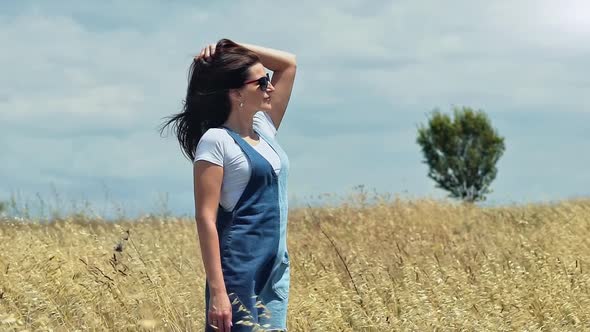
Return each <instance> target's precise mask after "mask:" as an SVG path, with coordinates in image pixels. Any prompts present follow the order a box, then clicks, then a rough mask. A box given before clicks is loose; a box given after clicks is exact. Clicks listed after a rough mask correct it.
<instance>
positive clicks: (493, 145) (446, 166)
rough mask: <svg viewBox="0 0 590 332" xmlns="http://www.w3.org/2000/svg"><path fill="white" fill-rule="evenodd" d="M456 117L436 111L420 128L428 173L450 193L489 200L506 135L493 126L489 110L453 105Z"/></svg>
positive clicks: (469, 200)
mask: <svg viewBox="0 0 590 332" xmlns="http://www.w3.org/2000/svg"><path fill="white" fill-rule="evenodd" d="M453 113H454V119H453V120H451V118H450V117H449V116H448V115H446V114H442V113H441V112H440V111H439V110H438V109H435V110H433V111H432V117H431V118H430V119H429V121H428V126H427V127H425V126H423V125H420V126H419V128H418V138H417V140H416V141H417V143H418V144H419V145H420V146H421V147H422V153H423V154H424V158H425V160H424V161H423V162H424V163H425V164H428V166H429V168H430V170H429V171H428V177H430V178H431V179H433V180H434V181H435V182H436V183H437V185H436V187H438V188H441V189H444V190H446V191H448V192H450V194H449V196H450V197H453V198H459V199H462V200H463V201H465V202H469V203H473V202H476V201H483V200H485V195H486V194H488V193H491V192H492V191H491V190H490V189H489V186H490V184H491V183H492V181H493V180H494V178H496V173H497V169H496V162H498V159H500V156H502V153H503V152H504V138H503V137H500V136H498V134H497V133H496V132H495V131H494V129H493V128H492V126H491V124H490V121H489V119H488V117H487V116H486V114H485V113H484V112H483V111H481V110H478V111H477V112H475V111H473V110H472V109H471V108H469V107H462V108H458V107H453Z"/></svg>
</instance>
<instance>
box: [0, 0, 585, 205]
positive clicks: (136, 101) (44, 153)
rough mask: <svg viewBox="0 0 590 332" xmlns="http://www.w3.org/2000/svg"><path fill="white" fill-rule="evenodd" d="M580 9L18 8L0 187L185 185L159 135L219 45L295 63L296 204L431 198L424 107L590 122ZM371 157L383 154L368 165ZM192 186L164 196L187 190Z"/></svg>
mask: <svg viewBox="0 0 590 332" xmlns="http://www.w3.org/2000/svg"><path fill="white" fill-rule="evenodd" d="M587 9H588V7H587V5H585V3H584V2H582V1H576V0H571V1H569V2H568V1H566V2H561V3H560V5H559V7H556V5H554V4H553V3H552V2H550V1H544V2H538V1H520V2H517V3H515V2H509V1H496V2H488V3H481V2H479V3H474V2H468V1H451V2H445V3H444V4H442V3H441V4H433V3H432V2H430V1H401V2H400V1H398V2H389V1H376V2H372V5H371V6H367V5H366V3H365V2H363V1H357V0H349V1H341V2H337V1H332V2H321V3H313V2H311V1H304V2H290V3H283V4H280V5H278V4H273V5H269V4H268V2H266V1H248V2H246V1H242V2H238V3H231V5H230V4H225V3H215V4H208V5H201V4H199V5H196V4H192V5H191V4H186V3H185V4H182V3H180V2H178V3H176V2H175V3H168V2H158V1H151V2H144V1H141V2H140V1H136V2H133V3H122V2H116V1H110V2H101V3H100V4H97V3H84V4H80V3H78V2H52V3H51V7H48V5H47V6H43V5H42V4H39V3H37V4H35V5H32V6H29V7H26V5H22V7H21V8H17V9H12V10H11V11H10V12H11V13H14V14H13V15H11V16H6V15H5V16H2V14H0V43H2V45H3V51H2V52H0V63H2V64H3V67H2V71H3V75H1V76H0V126H1V127H2V132H1V133H0V148H2V149H3V150H2V151H3V153H2V154H3V157H2V159H3V160H2V163H0V174H11V176H10V178H9V177H7V176H6V175H3V176H2V178H0V182H5V183H8V185H10V186H15V187H19V186H21V185H22V186H25V185H24V184H25V183H26V184H27V186H29V185H34V184H35V183H46V182H47V181H54V182H56V183H57V184H58V185H59V184H60V183H62V184H64V186H65V185H72V186H73V185H75V183H74V182H75V181H77V180H76V179H80V178H83V177H94V178H97V179H113V178H115V179H117V178H119V179H120V178H125V177H126V178H128V179H145V178H149V177H158V174H172V175H170V176H167V175H164V176H163V178H166V179H167V180H163V178H162V176H160V179H159V180H157V181H159V182H157V186H159V187H161V188H163V187H165V186H166V183H167V182H169V183H175V184H176V185H177V184H178V183H182V184H184V183H187V178H186V175H187V174H188V175H189V176H190V172H185V171H186V170H187V169H188V168H187V167H188V166H187V164H186V162H184V161H183V159H182V157H181V156H180V153H179V150H178V148H177V145H176V143H175V142H174V140H173V139H172V138H169V139H167V140H163V139H161V138H160V137H159V136H158V133H157V130H156V127H157V125H158V124H159V123H160V122H161V118H162V117H163V116H166V115H170V114H172V113H174V112H177V111H179V109H180V105H181V100H182V99H183V98H184V93H185V89H186V73H187V69H188V65H189V64H190V61H191V55H192V54H195V53H197V52H198V51H199V50H200V48H201V47H202V46H204V44H205V43H211V42H215V41H216V40H217V39H219V38H222V37H228V38H231V39H234V40H236V41H243V42H248V43H252V44H262V45H267V46H270V47H275V48H280V49H286V50H288V51H291V52H294V53H295V54H296V55H297V56H298V60H299V64H300V65H299V72H298V76H297V82H296V84H295V91H294V94H293V97H292V101H291V106H290V110H289V113H288V115H287V117H286V119H287V120H288V123H286V124H285V125H284V127H283V129H282V133H281V140H282V142H283V144H284V145H285V146H286V148H287V150H289V151H292V156H291V159H292V163H293V164H294V165H295V168H294V171H293V174H294V175H293V177H294V178H293V179H294V182H293V184H292V186H291V187H292V188H293V190H294V191H293V193H312V192H330V191H336V190H346V189H348V188H349V187H350V186H353V185H356V184H360V183H361V182H364V183H367V184H369V185H370V184H376V185H382V187H381V188H387V187H388V186H391V187H392V190H395V188H396V186H397V184H398V183H401V182H404V181H405V183H406V185H407V188H406V189H408V190H409V191H411V192H414V193H426V192H432V189H431V188H432V186H431V183H429V182H428V180H427V179H426V177H425V175H424V174H422V173H424V172H422V170H420V168H419V167H418V166H417V165H416V164H417V163H418V161H417V159H418V157H417V156H418V154H417V152H418V150H417V147H416V146H415V143H414V138H413V136H414V134H413V132H414V130H415V128H414V126H415V123H416V122H417V121H422V119H423V114H424V113H426V112H428V111H429V110H431V109H432V108H433V107H435V106H440V107H442V108H443V109H445V108H447V107H448V106H450V105H451V104H458V105H464V104H466V105H471V106H473V107H476V108H483V109H485V110H489V111H491V112H498V113H496V114H500V113H499V112H503V111H510V112H532V111H544V112H553V111H559V112H570V113H571V112H586V113H585V114H588V113H590V96H589V95H588V94H587V93H586V91H587V90H588V87H590V81H589V79H588V77H587V75H586V72H587V71H588V69H590V68H589V66H590V64H589V63H588V60H587V59H588V55H589V53H590V46H589V45H590V44H588V43H585V41H586V40H587V37H588V26H587V24H586V23H585V22H586V21H584V20H583V18H584V17H585V16H583V13H585V12H587ZM5 12H9V11H5ZM163 13H166V14H165V15H164V14H163ZM551 13H555V14H556V15H554V16H552V15H549V14H551ZM530 114H532V113H530ZM579 117H581V118H583V115H580V116H579ZM389 124H392V125H391V126H389ZM569 144H574V145H575V144H583V143H576V142H569ZM533 145H534V144H533ZM578 147H579V148H580V149H581V148H583V147H582V146H579V145H578ZM31 151H33V152H31ZM383 154H385V155H387V156H394V157H390V158H393V159H389V161H387V162H383V163H382V162H377V160H378V158H380V157H381V156H382V155H383ZM400 160H401V161H400ZM412 163H413V164H412ZM410 164H412V165H416V166H409V165H410ZM509 164H510V163H509ZM23 165H24V166H23ZM510 165H514V166H511V167H517V166H518V165H516V164H510ZM367 166H371V167H375V168H373V171H371V172H367V171H365V170H364V167H367ZM56 170H61V172H55V171H56ZM509 172H513V173H512V174H515V173H517V171H515V170H506V173H508V174H510V173H509ZM547 172H549V171H547ZM58 173H59V174H58ZM179 173H180V174H182V177H181V176H180V175H178V174H179ZM392 174H393V176H392ZM539 176H541V175H539ZM384 178H387V179H391V180H390V181H392V182H390V183H393V185H388V184H387V182H386V181H384V180H383V179H384ZM68 179H70V180H68ZM86 179H88V178H86ZM188 180H189V181H188V182H189V184H188V187H182V189H170V188H171V187H166V188H169V190H177V191H178V195H180V192H183V193H186V190H187V188H189V189H190V186H191V185H192V184H191V183H190V179H188ZM130 181H131V180H130ZM137 181H145V180H137ZM141 183H143V185H144V186H146V187H149V185H150V184H148V183H146V182H141ZM154 185H156V183H155V182H154ZM176 188H180V186H179V185H177V186H176ZM507 188H508V187H507ZM506 190H510V189H506ZM563 190H564V192H566V190H567V189H563ZM435 192H436V191H435ZM532 196H534V195H533V194H531V197H532ZM183 199H184V198H183Z"/></svg>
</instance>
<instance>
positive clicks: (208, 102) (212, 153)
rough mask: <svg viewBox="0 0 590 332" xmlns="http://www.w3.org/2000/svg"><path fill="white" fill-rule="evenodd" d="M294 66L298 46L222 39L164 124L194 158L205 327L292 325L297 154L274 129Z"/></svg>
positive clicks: (201, 60) (200, 62) (198, 61)
mask: <svg viewBox="0 0 590 332" xmlns="http://www.w3.org/2000/svg"><path fill="white" fill-rule="evenodd" d="M265 67H266V68H268V69H270V70H272V71H273V75H272V79H271V78H270V76H269V74H267V73H266V71H265ZM295 72H296V61H295V56H294V55H292V54H289V53H287V52H283V51H278V50H274V49H270V48H265V47H260V46H255V45H249V44H238V43H235V42H233V41H231V40H228V39H221V40H220V41H219V42H217V44H216V45H209V46H206V47H205V48H203V50H202V51H201V53H200V54H199V55H198V56H196V57H195V59H194V61H193V64H192V66H191V70H190V80H189V84H188V90H187V95H186V102H185V105H184V109H183V111H182V112H181V113H179V114H176V115H174V116H172V117H171V119H170V120H169V121H168V122H167V123H166V124H165V125H164V127H166V126H167V125H169V124H171V123H172V124H173V127H174V129H175V133H176V135H177V137H178V141H179V142H180V145H181V147H182V149H183V153H184V154H186V155H187V156H188V157H189V158H190V159H191V160H193V161H194V167H193V169H194V171H193V174H194V188H195V210H196V223H197V231H198V234H199V243H200V246H201V253H202V257H203V264H204V267H205V272H206V275H207V280H206V283H205V307H206V309H205V310H206V314H205V316H206V318H205V320H206V327H205V329H206V331H213V330H217V331H230V329H231V331H251V330H252V328H253V327H252V323H253V324H258V325H259V326H260V327H263V328H265V329H267V330H279V331H280V330H283V331H286V328H287V321H286V320H287V304H288V298H289V297H288V295H289V282H290V269H289V255H288V252H287V233H286V232H287V195H286V190H287V188H286V185H287V174H288V168H289V162H288V159H287V156H286V154H285V152H284V151H283V150H282V149H281V147H280V146H279V144H278V143H277V141H276V139H275V135H276V133H277V130H278V128H279V126H280V125H281V121H282V119H283V116H284V114H285V110H286V109H287V104H288V102H289V98H290V96H291V91H292V89H293V82H294V80H295ZM162 129H163V128H162ZM260 304H262V305H263V306H260ZM262 307H264V308H265V309H264V308H262ZM240 308H244V309H246V310H247V311H245V310H243V309H240ZM239 321H242V322H239ZM244 321H246V323H244ZM238 322H239V323H238ZM248 322H250V323H248Z"/></svg>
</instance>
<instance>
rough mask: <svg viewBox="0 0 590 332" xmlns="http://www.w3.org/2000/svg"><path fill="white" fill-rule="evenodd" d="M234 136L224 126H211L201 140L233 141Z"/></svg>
mask: <svg viewBox="0 0 590 332" xmlns="http://www.w3.org/2000/svg"><path fill="white" fill-rule="evenodd" d="M231 140H232V138H231V136H229V134H228V133H227V131H226V130H225V129H223V128H209V129H208V130H207V131H206V132H205V133H204V134H203V136H202V137H201V140H200V141H206V142H220V143H223V142H228V141H231Z"/></svg>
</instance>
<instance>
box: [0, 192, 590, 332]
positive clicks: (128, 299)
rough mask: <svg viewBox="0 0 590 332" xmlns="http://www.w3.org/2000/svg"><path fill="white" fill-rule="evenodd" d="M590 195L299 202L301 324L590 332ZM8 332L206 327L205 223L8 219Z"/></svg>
mask: <svg viewBox="0 0 590 332" xmlns="http://www.w3.org/2000/svg"><path fill="white" fill-rule="evenodd" d="M589 235H590V200H584V199H580V200H569V201H563V202H558V203H553V204H549V203H547V204H543V205H527V206H507V207H495V208H489V207H487V208H484V207H478V206H470V205H462V204H457V203H451V202H448V201H436V200H427V199H414V200H402V199H399V198H395V199H393V198H379V197H376V198H371V199H368V198H367V197H366V195H359V196H354V197H351V198H350V199H348V200H347V201H346V202H344V203H341V204H339V205H337V206H324V207H308V208H300V209H295V210H292V211H291V215H290V219H289V235H288V248H289V255H290V258H291V291H290V303H289V331H584V330H589V331H590V292H589V288H588V287H589V285H590V274H589V272H588V271H589V269H590V240H589V239H588V237H589ZM0 238H1V239H2V241H1V243H0V331H24V330H28V331H76V330H79V331H84V330H99V331H101V330H112V331H126V330H129V331H134V330H145V331H149V330H158V331H202V330H203V319H204V314H205V313H204V309H203V308H204V302H203V301H204V289H203V285H204V270H203V265H202V262H201V259H200V249H199V247H198V238H197V233H196V226H195V224H194V221H193V220H189V219H177V218H173V217H162V218H157V217H153V216H152V217H145V218H140V219H138V220H120V221H118V222H116V223H109V222H104V221H101V220H91V219H88V217H85V216H83V215H72V216H69V217H64V218H62V219H58V220H53V221H51V222H45V223H31V222H27V221H14V220H9V219H6V220H4V221H3V222H1V223H0Z"/></svg>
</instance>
